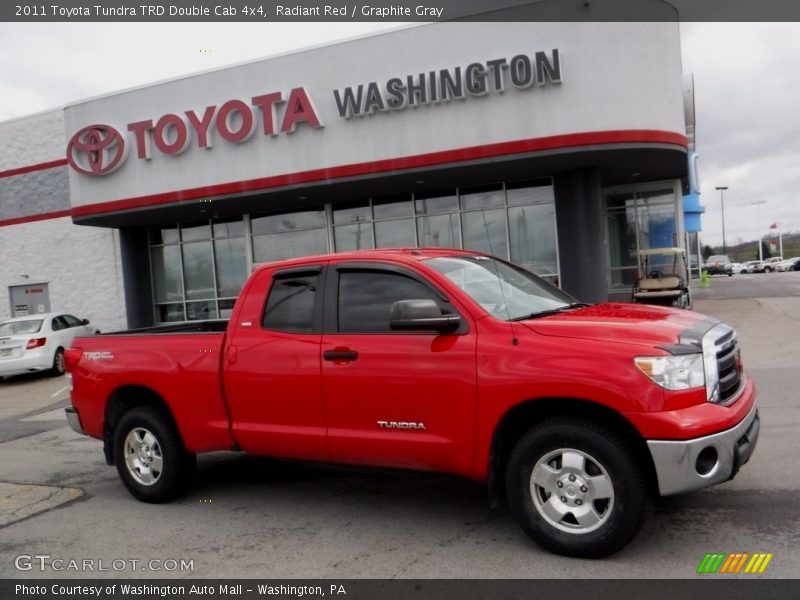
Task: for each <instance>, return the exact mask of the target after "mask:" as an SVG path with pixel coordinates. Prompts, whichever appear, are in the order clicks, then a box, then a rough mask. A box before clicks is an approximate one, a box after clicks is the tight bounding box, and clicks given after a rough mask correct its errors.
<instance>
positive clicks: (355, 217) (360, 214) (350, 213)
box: [333, 202, 372, 225]
mask: <svg viewBox="0 0 800 600" xmlns="http://www.w3.org/2000/svg"><path fill="white" fill-rule="evenodd" d="M371 220H372V211H370V209H369V202H362V203H360V204H358V205H355V206H349V207H344V208H337V209H336V210H334V211H333V222H334V223H335V224H336V225H342V224H346V223H363V222H364V221H371Z"/></svg>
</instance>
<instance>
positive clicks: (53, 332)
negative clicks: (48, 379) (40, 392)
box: [0, 313, 94, 378]
mask: <svg viewBox="0 0 800 600" xmlns="http://www.w3.org/2000/svg"><path fill="white" fill-rule="evenodd" d="M88 325H89V321H88V320H87V319H83V320H81V319H78V318H77V317H74V316H72V315H68V314H64V313H45V314H40V315H28V316H26V317H16V318H14V319H9V320H8V321H5V322H3V323H0V378H2V377H10V376H12V375H21V374H23V373H35V372H37V371H49V372H50V373H52V374H53V375H63V374H64V370H65V369H64V350H65V349H66V348H68V347H69V345H70V344H71V343H72V340H73V339H74V338H75V337H76V336H79V335H90V334H92V333H94V329H92V328H91V327H88Z"/></svg>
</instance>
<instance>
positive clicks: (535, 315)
mask: <svg viewBox="0 0 800 600" xmlns="http://www.w3.org/2000/svg"><path fill="white" fill-rule="evenodd" d="M587 306H591V304H586V303H585V302H572V303H570V304H567V305H566V306H562V307H561V308H551V309H549V310H542V311H539V312H535V313H530V314H527V315H523V316H521V317H514V318H513V319H509V320H510V321H527V320H528V319H538V318H539V317H547V316H549V315H557V314H558V313H562V312H564V311H567V310H573V309H575V308H585V307H587Z"/></svg>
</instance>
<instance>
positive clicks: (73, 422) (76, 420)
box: [64, 406, 86, 435]
mask: <svg viewBox="0 0 800 600" xmlns="http://www.w3.org/2000/svg"><path fill="white" fill-rule="evenodd" d="M64 412H65V413H66V415H67V423H69V426H70V427H72V429H73V430H74V431H75V432H77V433H80V434H81V435H86V432H85V431H84V430H83V425H81V417H80V415H79V414H78V411H77V410H76V409H75V407H74V406H68V407H67V408H65V409H64Z"/></svg>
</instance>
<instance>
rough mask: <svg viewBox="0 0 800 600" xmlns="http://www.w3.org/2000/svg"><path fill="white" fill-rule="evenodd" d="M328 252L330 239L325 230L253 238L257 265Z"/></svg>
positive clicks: (291, 232) (254, 256) (289, 232)
mask: <svg viewBox="0 0 800 600" xmlns="http://www.w3.org/2000/svg"><path fill="white" fill-rule="evenodd" d="M327 251H328V239H327V234H326V231H325V230H324V229H321V230H320V229H307V230H305V231H288V232H285V233H273V234H272V235H257V236H253V259H254V260H255V262H257V263H260V262H269V261H272V260H281V259H284V258H294V257H295V256H307V255H310V254H325V253H326V252H327Z"/></svg>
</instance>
